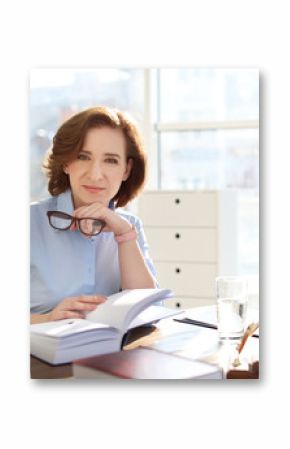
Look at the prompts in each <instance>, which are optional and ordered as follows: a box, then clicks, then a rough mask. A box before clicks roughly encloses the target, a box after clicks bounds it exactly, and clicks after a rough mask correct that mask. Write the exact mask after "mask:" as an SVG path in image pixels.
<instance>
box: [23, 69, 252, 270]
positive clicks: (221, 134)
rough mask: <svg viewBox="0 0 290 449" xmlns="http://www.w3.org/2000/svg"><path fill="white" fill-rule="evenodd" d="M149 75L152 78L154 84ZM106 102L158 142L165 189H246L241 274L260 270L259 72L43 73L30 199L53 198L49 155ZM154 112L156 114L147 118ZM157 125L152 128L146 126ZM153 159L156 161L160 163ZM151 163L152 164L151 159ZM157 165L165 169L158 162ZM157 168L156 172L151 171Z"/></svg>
mask: <svg viewBox="0 0 290 449" xmlns="http://www.w3.org/2000/svg"><path fill="white" fill-rule="evenodd" d="M148 74H149V76H150V77H151V78H150V79H151V80H152V82H151V83H149V87H148V83H147V80H148ZM96 105H106V106H111V107H117V108H119V109H121V110H125V111H127V112H129V113H131V114H132V115H133V117H134V118H135V119H136V120H137V122H138V124H139V125H140V128H141V130H142V129H143V130H145V133H146V132H148V133H151V138H149V136H146V135H145V136H144V137H145V142H151V145H152V148H150V151H149V153H150V154H158V157H157V158H156V159H154V158H152V159H150V157H149V179H150V176H151V178H152V176H153V177H154V179H153V180H152V179H151V183H150V185H151V186H154V185H155V186H156V187H157V188H159V189H161V190H164V189H165V190H175V189H176V190H178V189H185V190H191V189H199V190H202V189H214V190H216V189H217V190H219V189H236V190H237V191H238V192H239V247H240V251H239V255H240V260H239V272H240V274H245V275H257V274H258V270H259V73H258V70H255V69H198V68H162V69H142V68H128V69H126V68H124V69H123V68H116V69H91V70H84V69H82V70H80V69H78V70H73V69H36V70H33V71H32V72H31V76H30V139H31V200H32V201H37V200H39V199H41V198H44V197H46V196H48V192H47V187H46V180H45V177H44V175H43V173H42V172H41V163H42V159H43V156H44V154H45V152H46V150H47V149H48V147H49V146H50V145H51V142H52V138H53V135H54V134H55V132H56V129H57V128H58V126H59V125H60V124H61V123H62V122H63V121H64V120H65V119H67V118H68V117H70V116H71V115H72V114H74V113H76V112H77V111H80V110H82V109H85V108H88V107H91V106H96ZM148 110H150V113H149V114H148ZM146 121H147V122H148V121H150V123H146ZM153 159H154V160H155V162H153ZM151 161H152V162H151ZM156 161H157V164H158V169H157V170H156V169H155V167H153V164H156ZM150 163H151V167H150Z"/></svg>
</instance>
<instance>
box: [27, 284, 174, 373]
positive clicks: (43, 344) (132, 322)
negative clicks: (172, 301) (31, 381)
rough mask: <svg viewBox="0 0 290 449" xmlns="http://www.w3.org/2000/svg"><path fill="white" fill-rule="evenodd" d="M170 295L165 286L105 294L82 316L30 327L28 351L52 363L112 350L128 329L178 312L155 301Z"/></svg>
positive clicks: (113, 350)
mask: <svg viewBox="0 0 290 449" xmlns="http://www.w3.org/2000/svg"><path fill="white" fill-rule="evenodd" d="M171 296H172V292H171V290H167V289H133V290H123V291H122V292H120V293H116V294H114V295H111V296H108V299H107V301H106V302H104V303H103V304H101V305H99V306H98V307H97V308H96V309H95V310H94V311H92V312H89V313H87V315H86V319H64V320H58V321H50V322H47V323H40V324H32V325H31V326H30V352H31V354H32V355H34V356H36V357H38V358H40V359H42V360H45V361H46V362H49V363H51V364H53V365H57V364H60V363H68V362H71V361H73V360H76V359H81V358H84V357H90V356H94V355H99V354H107V353H111V352H116V351H119V350H120V349H121V343H122V338H123V336H124V334H125V333H126V332H127V330H128V329H132V328H134V327H137V326H141V325H144V324H151V323H154V322H157V321H159V320H160V319H162V318H167V317H169V316H172V315H175V314H177V313H180V312H179V311H176V310H173V309H169V308H166V307H163V306H160V305H152V304H153V303H155V302H157V301H162V300H163V299H166V298H169V297H171Z"/></svg>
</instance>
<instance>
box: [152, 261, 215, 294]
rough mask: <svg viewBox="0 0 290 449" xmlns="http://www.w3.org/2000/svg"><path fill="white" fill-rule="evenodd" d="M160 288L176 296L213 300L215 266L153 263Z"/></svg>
mask: <svg viewBox="0 0 290 449" xmlns="http://www.w3.org/2000/svg"><path fill="white" fill-rule="evenodd" d="M154 265H155V268H156V271H157V279H158V282H159V284H160V286H161V287H163V288H171V289H172V290H173V291H174V294H175V295H176V296H189V297H198V298H213V297H214V286H215V278H216V276H217V266H216V265H215V264H195V263H170V262H155V263H154Z"/></svg>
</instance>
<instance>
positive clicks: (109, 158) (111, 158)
mask: <svg viewBox="0 0 290 449" xmlns="http://www.w3.org/2000/svg"><path fill="white" fill-rule="evenodd" d="M105 161H106V162H109V164H118V159H114V158H113V157H107V159H105Z"/></svg>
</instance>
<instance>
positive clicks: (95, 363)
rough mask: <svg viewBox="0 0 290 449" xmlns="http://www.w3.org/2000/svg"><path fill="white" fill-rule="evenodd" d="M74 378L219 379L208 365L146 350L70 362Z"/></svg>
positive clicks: (120, 352)
mask: <svg viewBox="0 0 290 449" xmlns="http://www.w3.org/2000/svg"><path fill="white" fill-rule="evenodd" d="M73 376H74V377H76V378H87V379H89V378H91V379H93V378H99V379H107V378H111V379H159V380H162V379H163V380H164V379H167V380H168V379H184V380H185V379H222V378H223V373H222V370H221V369H220V368H219V367H217V366H215V365H211V364H209V363H205V362H200V361H197V360H190V359H186V358H185V357H180V356H177V355H174V354H168V353H165V352H161V351H156V350H153V349H147V348H137V349H132V350H127V351H119V352H115V353H113V354H107V355H100V356H96V357H89V358H85V359H81V360H76V361H74V363H73Z"/></svg>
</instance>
